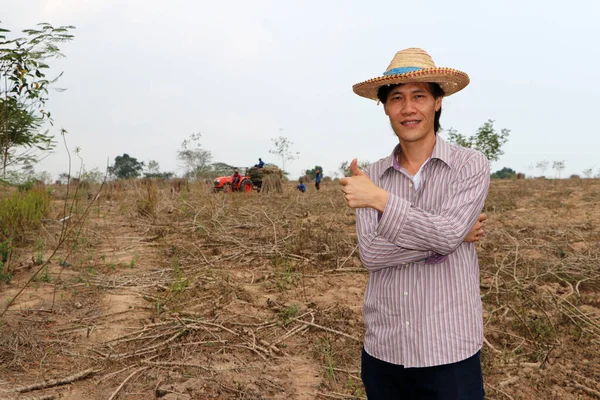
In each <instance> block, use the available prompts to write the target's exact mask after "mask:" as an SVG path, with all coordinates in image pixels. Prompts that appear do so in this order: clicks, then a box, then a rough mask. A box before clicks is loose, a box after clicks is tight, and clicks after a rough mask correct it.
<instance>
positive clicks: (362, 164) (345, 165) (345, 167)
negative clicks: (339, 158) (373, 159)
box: [340, 161, 371, 176]
mask: <svg viewBox="0 0 600 400" xmlns="http://www.w3.org/2000/svg"><path fill="white" fill-rule="evenodd" d="M369 165H371V163H370V162H369V161H359V162H358V168H360V169H362V170H365V169H366V168H367V167H368V166H369ZM340 171H341V172H342V174H344V176H352V171H351V170H350V163H349V162H348V161H343V162H342V163H341V164H340Z"/></svg>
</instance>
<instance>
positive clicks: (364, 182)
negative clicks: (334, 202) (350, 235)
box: [340, 158, 388, 212]
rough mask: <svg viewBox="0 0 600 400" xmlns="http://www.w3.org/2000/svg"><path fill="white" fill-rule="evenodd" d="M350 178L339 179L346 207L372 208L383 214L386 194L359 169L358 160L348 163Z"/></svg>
mask: <svg viewBox="0 0 600 400" xmlns="http://www.w3.org/2000/svg"><path fill="white" fill-rule="evenodd" d="M350 171H351V172H352V176H348V177H345V178H342V179H340V184H341V185H342V186H343V188H342V192H343V193H344V198H345V199H346V202H347V203H348V206H350V207H352V208H374V209H376V210H377V211H380V212H383V210H384V209H385V204H386V203H387V198H388V193H387V192H386V191H385V190H383V189H382V188H380V187H378V186H377V185H375V184H374V183H373V181H371V179H369V177H368V176H367V174H365V173H364V172H363V171H362V170H361V169H360V168H358V159H356V158H355V159H354V160H352V162H351V163H350Z"/></svg>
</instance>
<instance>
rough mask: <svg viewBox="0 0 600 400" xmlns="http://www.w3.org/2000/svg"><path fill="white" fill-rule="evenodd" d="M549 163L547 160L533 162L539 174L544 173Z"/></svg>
mask: <svg viewBox="0 0 600 400" xmlns="http://www.w3.org/2000/svg"><path fill="white" fill-rule="evenodd" d="M549 164H550V163H549V162H548V160H542V161H538V162H537V163H535V167H536V168H537V169H538V170H539V171H540V176H545V175H546V170H547V169H548V165H549Z"/></svg>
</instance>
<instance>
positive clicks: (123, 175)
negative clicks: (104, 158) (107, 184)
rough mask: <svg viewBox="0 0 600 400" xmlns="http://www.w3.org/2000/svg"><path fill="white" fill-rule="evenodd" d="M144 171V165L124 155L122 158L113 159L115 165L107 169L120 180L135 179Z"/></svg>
mask: <svg viewBox="0 0 600 400" xmlns="http://www.w3.org/2000/svg"><path fill="white" fill-rule="evenodd" d="M143 169H144V163H143V162H139V161H138V160H137V159H136V158H134V157H131V156H129V154H127V153H125V154H123V155H122V156H116V157H115V163H114V164H113V165H112V166H110V167H109V168H108V171H109V172H110V173H111V174H112V175H114V176H116V177H117V178H120V179H130V178H137V177H138V176H140V175H141V173H142V170H143Z"/></svg>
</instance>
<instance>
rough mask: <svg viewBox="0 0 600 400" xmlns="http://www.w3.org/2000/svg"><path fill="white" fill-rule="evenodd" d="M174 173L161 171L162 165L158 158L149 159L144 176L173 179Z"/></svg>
mask: <svg viewBox="0 0 600 400" xmlns="http://www.w3.org/2000/svg"><path fill="white" fill-rule="evenodd" d="M173 175H175V174H174V173H173V172H160V165H159V164H158V161H156V160H150V161H148V165H146V171H144V177H146V178H157V179H171V178H172V177H173Z"/></svg>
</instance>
